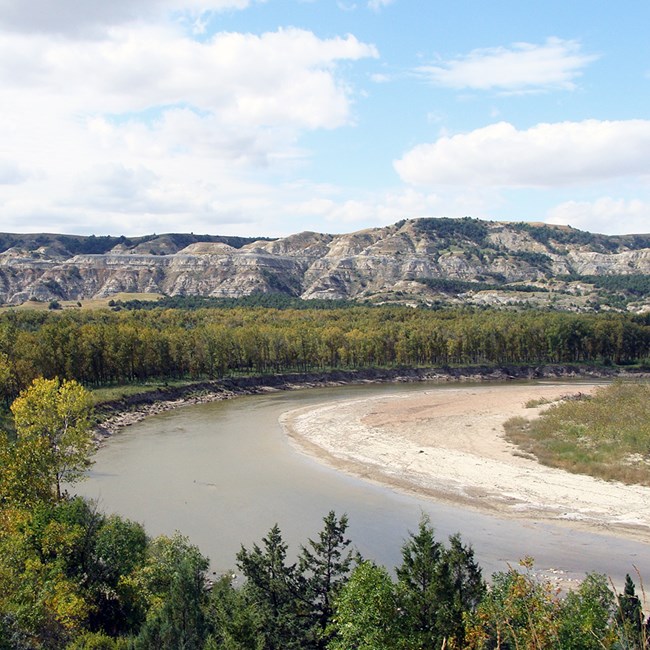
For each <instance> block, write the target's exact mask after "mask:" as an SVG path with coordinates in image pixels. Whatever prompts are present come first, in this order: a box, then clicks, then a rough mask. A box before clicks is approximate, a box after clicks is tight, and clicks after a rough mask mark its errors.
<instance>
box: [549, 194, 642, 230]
mask: <svg viewBox="0 0 650 650" xmlns="http://www.w3.org/2000/svg"><path fill="white" fill-rule="evenodd" d="M545 221H546V222H547V223H552V224H557V225H570V226H573V227H574V228H580V229H582V230H589V231H591V232H600V233H604V234H625V233H627V234H631V233H636V234H641V233H648V234H650V202H647V201H641V200H636V199H632V200H626V199H613V198H611V197H602V198H599V199H596V200H595V201H566V202H564V203H561V204H560V205H557V206H555V207H554V208H552V209H551V210H550V211H549V213H548V216H547V218H546V219H545ZM623 224H624V225H623ZM622 225H623V228H622V227H621V226H622Z"/></svg>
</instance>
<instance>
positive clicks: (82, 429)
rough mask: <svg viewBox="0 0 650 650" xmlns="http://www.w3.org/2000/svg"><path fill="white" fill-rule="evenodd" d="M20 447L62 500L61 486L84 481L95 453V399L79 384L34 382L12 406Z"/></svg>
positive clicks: (54, 493) (72, 382)
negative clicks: (93, 416)
mask: <svg viewBox="0 0 650 650" xmlns="http://www.w3.org/2000/svg"><path fill="white" fill-rule="evenodd" d="M11 411H12V413H13V415H14V421H15V425H16V437H17V441H16V443H17V445H18V446H20V447H21V454H22V455H31V456H32V457H33V463H34V465H35V466H36V468H37V469H38V471H40V472H42V473H43V474H44V476H42V477H41V478H45V479H46V481H47V482H48V483H49V485H50V486H51V489H52V492H53V495H54V496H55V498H56V500H57V501H59V500H61V496H62V494H61V484H62V483H63V482H64V481H67V482H69V483H74V482H76V481H78V480H79V479H81V478H82V477H83V474H84V472H85V470H86V469H87V468H88V467H89V465H90V462H91V461H90V458H91V455H92V452H93V451H94V445H93V440H92V434H91V431H90V424H91V421H90V417H91V413H92V399H91V396H90V393H89V392H88V391H87V390H86V389H85V388H84V387H83V386H81V384H79V383H77V382H76V381H67V380H64V381H63V382H61V381H60V380H59V379H58V378H55V379H43V378H39V379H35V380H34V381H33V383H32V385H31V386H30V387H29V388H28V389H26V390H24V391H22V392H21V393H20V395H19V396H18V398H17V399H16V400H15V401H14V403H13V404H12V405H11Z"/></svg>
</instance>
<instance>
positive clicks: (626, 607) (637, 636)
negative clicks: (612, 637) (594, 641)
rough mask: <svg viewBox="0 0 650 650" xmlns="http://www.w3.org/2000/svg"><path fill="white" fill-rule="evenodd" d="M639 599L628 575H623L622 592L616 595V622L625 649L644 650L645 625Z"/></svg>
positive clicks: (645, 645)
mask: <svg viewBox="0 0 650 650" xmlns="http://www.w3.org/2000/svg"><path fill="white" fill-rule="evenodd" d="M643 619H644V616H643V609H642V607H641V600H640V599H639V597H638V596H637V595H636V586H635V584H634V581H633V580H632V578H631V577H630V574H629V573H628V574H626V576H625V586H624V587H623V593H622V594H619V595H618V610H617V612H616V622H617V623H618V624H619V626H620V632H621V643H622V646H623V648H625V649H626V650H645V648H646V647H647V644H646V627H645V626H644V624H643V622H644V621H643Z"/></svg>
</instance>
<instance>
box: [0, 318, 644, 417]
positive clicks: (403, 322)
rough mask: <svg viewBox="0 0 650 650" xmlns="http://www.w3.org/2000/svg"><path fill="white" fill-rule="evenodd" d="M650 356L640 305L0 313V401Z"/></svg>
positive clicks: (637, 360)
mask: <svg viewBox="0 0 650 650" xmlns="http://www.w3.org/2000/svg"><path fill="white" fill-rule="evenodd" d="M649 361H650V315H648V314H646V315H630V314H619V313H589V314H571V313H563V312H551V311H548V312H538V311H532V310H531V311H520V312H506V311H497V310H471V309H445V310H428V309H413V308H409V307H361V306H348V307H341V308H331V309H295V308H291V307H289V308H285V309H282V308H267V307H255V308H246V307H229V308H205V309H203V308H199V309H192V310H188V309H171V308H170V309H165V308H154V309H149V310H120V311H111V310H96V311H92V310H88V311H86V310H65V311H63V310H62V311H42V312H38V311H29V310H24V311H22V310H20V311H19V310H8V311H5V312H3V313H1V314H0V369H1V370H0V397H1V398H2V399H3V400H4V402H5V405H6V406H8V405H9V404H10V403H11V401H12V400H13V399H14V398H15V397H16V396H17V395H18V393H19V392H20V391H21V390H23V389H24V388H26V387H27V386H29V384H30V383H31V382H32V381H33V380H34V379H35V378H37V377H50V378H51V377H59V378H61V379H75V380H77V381H79V382H81V383H82V384H83V385H85V386H87V387H97V386H105V385H111V384H126V383H132V382H146V381H148V380H151V379H191V380H202V379H219V378H222V377H224V376H228V375H237V374H242V373H245V374H269V373H286V372H311V371H316V370H325V369H343V368H354V369H359V368H376V367H383V368H396V367H434V366H438V367H440V366H447V365H450V366H453V365H474V364H492V365H507V364H524V365H540V364H576V363H577V364H602V365H605V366H607V365H627V366H629V365H634V364H636V365H639V364H641V365H642V364H647V363H649Z"/></svg>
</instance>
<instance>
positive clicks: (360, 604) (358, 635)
mask: <svg viewBox="0 0 650 650" xmlns="http://www.w3.org/2000/svg"><path fill="white" fill-rule="evenodd" d="M331 627H332V631H333V638H332V641H331V642H330V644H329V645H328V648H330V650H350V648H354V649H355V650H400V649H401V650H406V649H407V648H412V647H414V646H412V645H411V642H410V638H409V636H410V634H409V630H408V627H407V626H406V620H405V618H404V616H403V615H402V612H401V609H400V599H399V597H398V590H397V587H396V585H395V584H394V583H393V581H392V580H391V577H390V576H389V575H388V572H387V571H386V569H385V568H384V567H380V566H377V565H376V564H374V563H373V562H369V561H365V562H362V563H361V564H359V566H357V568H356V569H355V570H354V571H353V572H352V575H351V576H350V579H349V580H348V581H347V583H346V584H345V586H344V587H343V588H342V589H341V591H340V593H339V595H338V596H337V598H336V602H335V607H334V617H333V620H332V625H331Z"/></svg>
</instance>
